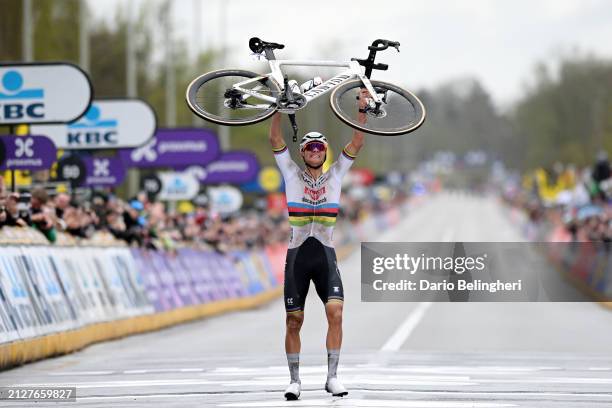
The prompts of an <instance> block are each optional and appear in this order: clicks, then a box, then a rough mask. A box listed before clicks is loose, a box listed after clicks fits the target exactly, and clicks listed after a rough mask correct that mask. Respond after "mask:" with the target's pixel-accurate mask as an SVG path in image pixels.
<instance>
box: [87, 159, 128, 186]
mask: <svg viewBox="0 0 612 408" xmlns="http://www.w3.org/2000/svg"><path fill="white" fill-rule="evenodd" d="M83 162H84V163H85V169H86V172H87V176H86V177H85V185H86V186H88V187H117V186H118V185H120V184H121V183H123V179H125V174H126V170H125V167H124V165H123V161H122V160H121V159H120V158H118V157H85V158H83Z"/></svg>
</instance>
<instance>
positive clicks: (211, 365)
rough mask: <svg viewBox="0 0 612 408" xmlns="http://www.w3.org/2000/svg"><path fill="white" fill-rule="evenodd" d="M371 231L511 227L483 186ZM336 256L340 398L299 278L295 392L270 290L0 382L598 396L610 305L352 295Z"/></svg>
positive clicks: (429, 399)
mask: <svg viewBox="0 0 612 408" xmlns="http://www.w3.org/2000/svg"><path fill="white" fill-rule="evenodd" d="M372 240H376V241H415V242H436V241H482V242H517V241H521V240H522V237H521V235H520V233H519V226H518V225H513V223H512V222H511V218H510V217H509V216H508V213H507V211H506V210H505V209H504V208H503V207H502V206H501V205H500V204H499V203H498V202H497V201H496V200H495V199H494V198H489V197H480V196H474V195H469V194H466V193H444V194H440V195H438V196H437V197H434V198H431V199H429V200H428V201H426V202H425V203H424V204H423V205H422V206H420V207H418V208H415V209H413V210H412V211H411V212H410V213H409V214H408V215H407V216H406V217H405V218H404V219H403V220H402V222H401V223H400V224H399V225H398V226H397V227H395V228H393V229H392V230H389V231H387V232H385V233H383V234H382V235H381V236H379V237H373V239H372ZM516 262H529V260H527V259H520V260H516ZM339 266H340V270H341V273H342V277H343V282H344V290H345V297H346V300H345V313H344V342H343V351H342V354H341V360H340V369H339V377H340V378H341V380H342V381H343V382H344V384H345V385H346V386H347V388H348V389H349V395H348V396H347V397H345V398H343V399H342V398H332V397H330V396H329V394H327V393H326V392H325V391H324V390H323V384H324V382H325V375H326V356H325V332H326V328H327V325H326V322H325V318H324V313H323V306H322V304H321V303H320V301H319V299H318V298H317V297H316V293H315V291H314V288H313V287H311V291H310V293H309V299H308V301H307V306H306V313H305V323H304V326H303V329H302V354H301V369H300V373H301V379H302V385H303V390H304V391H303V393H302V397H301V399H300V400H299V401H297V402H285V401H284V399H283V396H282V391H283V390H284V387H285V386H286V384H287V383H288V370H287V367H286V360H285V355H284V349H283V344H284V311H283V304H282V300H281V299H278V300H277V301H274V302H272V303H271V304H269V305H266V306H264V307H261V308H259V309H256V310H251V311H246V312H239V313H232V314H227V315H224V316H218V317H214V318H210V319H206V320H202V321H198V322H194V323H190V324H185V325H181V326H178V327H173V328H170V329H166V330H163V331H159V332H155V333H148V334H144V335H138V336H133V337H130V338H126V339H121V340H117V341H112V342H107V343H103V344H97V345H93V346H91V347H88V348H87V349H85V350H83V351H81V352H78V353H74V354H72V355H68V356H63V357H59V358H54V359H50V360H46V361H41V362H38V363H33V364H29V365H26V366H24V367H20V368H16V369H13V370H9V371H5V372H3V373H0V385H3V386H7V385H22V386H23V385H26V384H27V385H44V386H51V385H53V386H76V387H77V395H78V400H77V402H73V403H37V404H36V406H58V405H60V406H70V407H72V406H87V407H97V406H113V407H114V406H121V407H123V406H126V407H141V406H142V407H145V406H146V407H150V406H151V405H152V404H155V405H159V406H164V407H191V406H194V407H195V406H197V407H204V406H211V407H212V406H225V407H276V406H304V407H319V406H349V407H451V408H452V407H609V406H612V311H610V310H607V309H604V308H603V307H601V306H600V305H598V304H595V303H590V302H583V303H429V302H420V303H390V302H387V303H362V302H361V300H360V254H359V250H356V251H355V252H354V253H353V254H352V255H350V256H349V257H348V258H346V259H345V260H343V261H342V262H340V265H339ZM32 405H33V404H32V403H27V404H25V403H16V402H12V403H10V405H8V403H7V406H11V407H12V406H15V407H17V406H21V407H26V406H27V407H31V406H32Z"/></svg>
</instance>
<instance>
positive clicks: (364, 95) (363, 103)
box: [357, 88, 370, 124]
mask: <svg viewBox="0 0 612 408" xmlns="http://www.w3.org/2000/svg"><path fill="white" fill-rule="evenodd" d="M368 98H370V92H368V90H367V89H366V88H361V91H359V100H358V103H357V106H358V107H359V111H360V112H359V113H358V114H357V120H358V121H359V123H362V124H364V123H366V119H367V116H366V113H365V112H361V111H362V110H364V109H365V108H366V107H367V106H368Z"/></svg>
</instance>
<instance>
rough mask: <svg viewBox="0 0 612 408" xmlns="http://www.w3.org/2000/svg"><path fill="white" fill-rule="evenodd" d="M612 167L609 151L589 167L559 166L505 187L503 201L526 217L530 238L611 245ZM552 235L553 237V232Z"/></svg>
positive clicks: (534, 172)
mask: <svg viewBox="0 0 612 408" xmlns="http://www.w3.org/2000/svg"><path fill="white" fill-rule="evenodd" d="M611 170H612V168H611V165H610V160H609V157H608V155H607V153H606V152H605V151H601V152H599V153H598V154H597V157H596V159H595V161H594V163H593V164H592V165H591V166H585V167H577V166H575V165H573V164H566V165H564V164H562V163H556V164H555V165H554V166H553V167H552V168H551V169H548V170H546V169H543V168H540V169H537V170H535V171H533V172H530V173H528V174H526V175H525V176H524V177H523V178H522V181H520V182H519V180H514V182H511V181H509V182H508V183H506V185H505V187H504V191H503V198H504V200H505V201H506V202H507V203H509V204H511V205H512V206H514V207H516V208H520V209H522V210H524V211H525V212H526V214H527V216H528V224H527V226H526V233H527V235H528V237H529V238H530V239H538V240H539V239H542V236H540V233H541V231H542V226H544V227H545V228H544V230H545V231H547V232H546V233H547V234H549V235H548V238H547V240H552V241H564V242H565V241H581V242H583V241H603V242H608V243H609V242H610V241H612V171H611ZM551 231H552V232H551Z"/></svg>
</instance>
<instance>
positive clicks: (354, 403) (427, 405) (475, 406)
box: [219, 397, 517, 408]
mask: <svg viewBox="0 0 612 408" xmlns="http://www.w3.org/2000/svg"><path fill="white" fill-rule="evenodd" d="M219 406H221V407H288V406H291V407H326V406H334V407H336V406H345V407H407V408H410V407H420V408H497V407H516V406H517V405H515V404H499V403H495V402H463V401H406V400H384V401H380V400H378V401H376V400H360V399H354V398H348V397H347V398H346V399H342V398H334V399H314V400H297V401H279V400H278V399H274V400H269V401H258V402H233V403H229V404H220V405H219Z"/></svg>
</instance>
